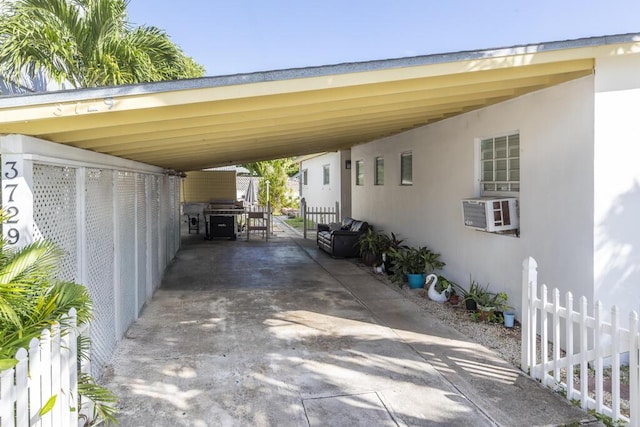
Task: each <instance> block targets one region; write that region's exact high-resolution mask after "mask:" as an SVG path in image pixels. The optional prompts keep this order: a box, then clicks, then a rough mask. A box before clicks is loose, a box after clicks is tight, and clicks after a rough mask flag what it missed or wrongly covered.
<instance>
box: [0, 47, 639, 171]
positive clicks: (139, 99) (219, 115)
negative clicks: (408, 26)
mask: <svg viewBox="0 0 640 427" xmlns="http://www.w3.org/2000/svg"><path fill="white" fill-rule="evenodd" d="M634 40H635V39H634ZM626 45H627V48H628V49H630V48H631V46H632V47H633V48H636V47H637V46H636V44H633V43H631V44H629V43H627V44H626ZM594 49H597V47H593V46H586V47H578V48H570V49H556V50H550V51H548V50H544V49H539V48H538V49H530V47H523V48H510V49H509V50H507V51H505V52H503V53H502V54H501V53H500V52H498V51H486V52H473V54H469V53H466V56H465V53H460V54H458V56H457V57H455V58H453V60H450V61H448V60H447V59H448V58H446V57H438V58H436V59H437V60H433V58H431V60H429V61H423V62H425V63H422V64H420V63H418V64H416V63H415V62H416V61H410V62H408V63H402V62H398V60H389V61H375V62H372V63H360V64H343V65H340V66H328V67H319V68H317V69H314V68H311V69H302V70H289V72H292V71H293V72H294V73H293V75H292V76H288V75H287V74H286V71H285V72H284V74H283V75H278V74H277V73H278V72H273V73H276V74H269V72H268V73H254V74H249V75H239V76H228V77H221V78H205V79H197V80H194V81H183V82H172V83H170V84H168V83H166V82H164V83H159V84H147V85H138V86H130V87H120V88H102V89H89V90H80V91H71V92H62V93H58V94H56V93H48V94H46V95H30V96H22V97H11V98H10V99H2V98H0V133H5V134H10V133H19V134H25V135H30V136H34V137H39V138H42V139H45V140H50V141H53V142H58V143H62V144H68V145H71V146H74V147H79V148H83V149H89V150H94V151H97V152H100V153H105V154H111V155H115V156H119V157H123V158H127V159H131V160H135V161H139V162H143V163H148V164H152V165H156V166H161V167H164V168H169V169H176V170H186V171H188V170H196V169H201V168H206V167H214V166H223V165H229V164H241V163H245V162H250V161H257V160H267V159H275V158H281V157H289V156H300V155H305V154H310V153H317V152H323V151H336V150H339V149H345V148H349V147H351V146H354V145H357V144H361V143H365V142H368V141H372V140H375V139H379V138H382V137H386V136H390V135H394V134H397V133H399V132H403V131H406V130H409V129H412V128H415V127H418V126H424V125H427V124H430V123H434V122H437V121H439V120H443V119H446V118H448V117H452V116H454V115H458V114H462V113H465V112H468V111H472V110H475V109H479V108H483V107H486V106H489V105H492V104H495V103H498V102H502V101H505V100H508V99H511V98H515V97H518V96H521V95H523V94H526V93H529V92H532V91H536V90H540V89H543V88H546V87H549V86H553V85H557V84H559V83H562V82H566V81H569V80H572V79H576V78H580V77H583V76H586V75H589V74H591V73H592V72H593V68H594V57H595V52H594ZM607 49H608V51H611V52H619V47H616V49H618V50H615V49H614V48H613V47H611V46H609V47H607ZM541 50H542V51H541ZM429 58H430V57H429ZM465 58H466V59H465ZM417 62H419V61H417ZM361 64H368V65H369V66H367V67H364V66H361ZM348 65H351V67H348ZM354 65H355V66H354ZM345 67H346V68H345ZM301 71H304V72H301Z"/></svg>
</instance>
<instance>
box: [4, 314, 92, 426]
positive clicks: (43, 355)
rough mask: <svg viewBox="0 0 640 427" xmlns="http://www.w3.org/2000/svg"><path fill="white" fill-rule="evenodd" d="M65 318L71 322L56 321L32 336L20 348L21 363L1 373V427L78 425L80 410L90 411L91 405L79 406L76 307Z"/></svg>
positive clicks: (18, 353)
mask: <svg viewBox="0 0 640 427" xmlns="http://www.w3.org/2000/svg"><path fill="white" fill-rule="evenodd" d="M65 322H68V326H65V327H64V328H61V327H60V326H59V325H54V326H53V327H52V328H51V329H50V330H44V331H43V332H42V334H41V335H40V339H37V338H34V339H32V340H31V342H30V344H29V349H28V350H25V349H23V348H21V349H20V350H18V352H17V354H16V359H17V360H18V364H17V365H16V366H15V367H14V368H12V369H8V370H5V371H2V372H1V373H0V426H1V427H26V426H37V427H69V426H77V425H78V423H79V418H80V416H79V414H82V413H86V410H87V408H83V409H80V410H79V409H78V408H77V406H78V370H77V363H78V362H77V337H78V334H79V333H80V331H79V330H78V328H76V311H75V309H71V311H70V312H69V319H67V320H65ZM83 370H84V369H83ZM52 404H53V405H52ZM48 408H50V410H49V411H48V412H47V409H48Z"/></svg>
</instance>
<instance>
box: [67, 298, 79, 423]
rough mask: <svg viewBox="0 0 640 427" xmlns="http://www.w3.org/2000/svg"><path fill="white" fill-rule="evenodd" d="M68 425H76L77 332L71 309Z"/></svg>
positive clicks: (73, 309) (74, 316)
mask: <svg viewBox="0 0 640 427" xmlns="http://www.w3.org/2000/svg"><path fill="white" fill-rule="evenodd" d="M68 334H69V338H68V340H69V341H68V342H69V347H68V349H69V358H68V363H69V399H70V401H69V408H70V410H69V425H70V426H77V425H78V412H79V409H80V408H78V368H77V366H78V330H77V313H76V309H75V308H72V309H71V310H70V311H69V328H68Z"/></svg>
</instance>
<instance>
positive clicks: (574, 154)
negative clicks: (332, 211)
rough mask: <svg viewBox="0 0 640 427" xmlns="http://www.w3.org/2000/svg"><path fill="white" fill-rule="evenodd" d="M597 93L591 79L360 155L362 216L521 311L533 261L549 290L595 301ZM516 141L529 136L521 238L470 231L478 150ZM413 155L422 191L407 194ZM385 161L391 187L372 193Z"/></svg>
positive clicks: (451, 274) (523, 143) (357, 200)
mask: <svg viewBox="0 0 640 427" xmlns="http://www.w3.org/2000/svg"><path fill="white" fill-rule="evenodd" d="M593 86H594V78H593V77H585V78H582V79H579V80H575V81H571V82H568V83H565V84H562V85H559V86H555V87H552V88H549V89H545V90H542V91H538V92H535V93H532V94H528V95H525V96H522V97H519V98H517V99H514V100H511V101H508V102H504V103H501V104H498V105H495V106H491V107H487V108H484V109H481V110H478V111H474V112H470V113H467V114H464V115H460V116H457V117H454V118H451V119H448V120H444V121H441V122H438V123H435V124H433V125H429V126H425V127H422V128H418V129H414V130H412V131H408V132H405V133H403V134H400V135H396V136H393V137H389V138H385V139H382V140H378V141H374V142H371V143H368V144H364V145H360V146H356V147H353V148H352V156H351V158H352V161H353V164H354V168H353V169H352V171H353V173H355V162H356V161H357V160H364V162H365V185H364V186H356V185H353V186H352V197H353V208H352V209H353V216H354V217H355V218H362V219H366V220H368V221H369V222H371V223H372V224H373V225H374V227H376V228H377V229H382V230H384V231H385V232H394V233H400V234H401V236H402V237H404V238H406V239H407V240H408V243H409V244H411V245H427V246H429V247H430V248H432V249H433V250H435V251H437V252H440V253H441V254H442V259H443V260H444V261H445V262H446V263H447V266H446V268H445V270H444V272H443V274H444V275H446V276H447V277H448V278H450V279H452V280H454V281H456V282H458V283H460V284H462V285H463V286H465V287H467V288H468V285H469V277H470V275H472V276H473V278H474V279H475V280H477V281H479V282H480V283H481V284H490V288H489V289H490V290H492V291H506V292H507V293H508V294H509V301H510V304H511V305H513V306H514V307H516V309H517V311H520V300H521V297H520V295H521V293H520V287H521V276H522V273H521V272H522V261H523V260H524V258H525V257H526V256H533V257H534V258H535V259H536V260H537V261H538V264H539V266H540V268H539V281H540V283H544V282H547V283H548V284H549V285H553V286H557V287H559V288H560V289H562V290H563V291H568V290H570V291H572V292H574V293H576V294H578V295H585V296H586V297H587V298H590V299H591V298H592V297H593V292H592V290H593V287H592V286H591V285H590V284H592V283H593V215H592V206H593V167H592V166H593V138H594V136H593V109H594V101H593ZM512 131H519V133H520V150H521V152H520V161H521V192H520V197H519V199H520V221H521V235H520V237H519V238H516V237H509V236H502V235H496V234H490V233H485V232H480V231H475V230H471V229H467V228H465V227H464V226H463V221H462V209H461V202H460V201H461V199H463V198H467V197H473V196H477V195H479V194H477V188H478V185H477V178H476V170H477V168H478V167H479V166H478V161H477V154H476V149H475V147H476V144H477V141H478V139H479V138H482V137H490V136H496V135H500V134H504V133H506V132H512ZM409 150H411V151H412V152H413V185H412V186H401V185H399V181H400V154H401V153H402V152H404V151H409ZM377 156H383V157H384V159H385V183H384V186H374V185H373V173H374V169H373V163H374V159H375V157H377ZM352 182H353V183H354V184H355V178H354V175H352Z"/></svg>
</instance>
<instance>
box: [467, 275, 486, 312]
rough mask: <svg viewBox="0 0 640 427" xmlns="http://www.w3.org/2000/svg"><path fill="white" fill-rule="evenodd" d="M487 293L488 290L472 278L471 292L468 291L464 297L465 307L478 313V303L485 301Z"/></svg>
mask: <svg viewBox="0 0 640 427" xmlns="http://www.w3.org/2000/svg"><path fill="white" fill-rule="evenodd" d="M486 293H487V290H486V289H485V288H483V287H482V286H480V284H479V283H478V282H476V281H475V280H473V279H472V278H470V284H469V290H468V291H466V293H465V297H464V303H465V307H466V309H467V310H468V311H474V312H475V311H477V310H478V303H477V301H479V300H482V299H484V294H486Z"/></svg>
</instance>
